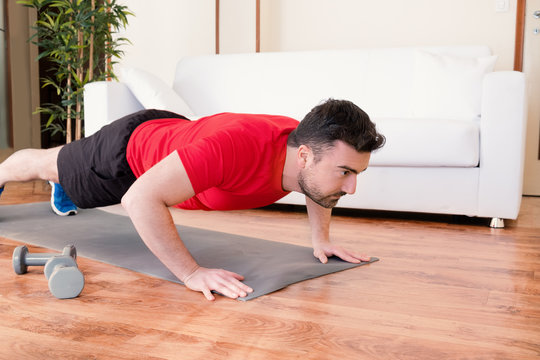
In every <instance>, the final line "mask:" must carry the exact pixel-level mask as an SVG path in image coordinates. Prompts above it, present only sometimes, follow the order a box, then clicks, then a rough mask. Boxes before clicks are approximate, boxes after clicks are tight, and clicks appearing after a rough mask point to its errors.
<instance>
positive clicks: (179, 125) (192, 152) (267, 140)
mask: <svg viewBox="0 0 540 360" xmlns="http://www.w3.org/2000/svg"><path fill="white" fill-rule="evenodd" d="M297 126H298V121H296V120H294V119H291V118H288V117H284V116H274V115H250V114H233V113H222V114H217V115H213V116H209V117H205V118H202V119H200V120H198V121H186V120H181V119H159V120H150V121H147V122H145V123H143V124H141V125H139V126H138V127H137V128H136V129H135V131H134V132H133V134H132V135H131V137H130V139H129V142H128V146H127V152H126V155H127V160H128V163H129V166H130V167H131V170H132V171H133V173H134V174H135V176H136V177H139V176H141V175H142V174H143V173H144V172H146V171H147V170H148V169H150V168H151V167H152V166H154V165H155V164H156V163H157V162H159V161H160V160H161V159H163V158H165V157H166V156H167V155H169V154H171V153H172V152H173V151H178V154H179V156H180V159H181V160H182V164H183V165H184V167H185V169H186V172H187V174H188V176H189V179H190V181H191V185H192V186H193V190H195V194H196V195H195V196H194V197H192V198H191V199H188V200H187V201H185V202H183V203H181V204H178V205H176V206H177V207H180V208H183V209H204V210H236V209H249V208H256V207H261V206H266V205H269V204H272V203H274V202H275V201H276V200H278V199H280V198H282V197H283V196H285V195H287V194H288V193H287V192H285V191H283V189H282V186H281V177H282V174H283V166H284V165H285V155H286V151H287V136H288V135H289V133H290V132H291V131H293V130H294V129H295V128H296V127H297Z"/></svg>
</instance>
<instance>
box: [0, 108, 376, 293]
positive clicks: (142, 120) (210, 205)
mask: <svg viewBox="0 0 540 360" xmlns="http://www.w3.org/2000/svg"><path fill="white" fill-rule="evenodd" d="M384 141H385V139H384V136H382V135H381V134H379V133H377V131H376V128H375V124H373V123H372V122H371V121H370V119H369V116H368V115H367V114H366V113H365V112H364V111H362V110H361V109H360V108H358V107H357V106H356V105H354V104H353V103H351V102H349V101H344V100H328V101H326V102H324V103H322V104H320V105H318V106H316V107H315V108H313V109H312V110H311V111H310V112H309V113H308V114H307V115H306V117H305V118H304V119H303V120H302V121H301V122H300V123H298V122H297V121H296V120H294V119H291V118H287V117H283V116H271V115H250V114H231V113H223V114H217V115H214V116H209V117H206V118H203V119H200V120H198V121H193V122H191V121H189V120H187V119H186V118H184V117H183V116H180V115H177V114H173V113H170V112H165V111H157V110H147V111H142V112H139V113H136V114H132V115H128V116H126V117H124V118H122V119H120V120H117V121H115V122H113V123H112V124H110V125H107V126H105V127H103V129H101V130H100V131H99V132H98V133H96V134H94V135H92V136H90V137H88V138H85V139H82V140H80V141H76V142H73V143H70V144H67V145H65V146H62V147H58V148H54V149H46V150H33V149H26V150H21V151H18V152H16V153H14V154H13V155H12V156H11V157H10V158H8V159H7V160H6V161H5V162H3V163H2V164H0V189H3V186H4V185H5V184H6V183H7V182H9V181H28V180H32V179H44V180H48V181H50V182H53V183H55V184H56V185H54V189H53V190H54V191H56V192H58V193H59V194H60V195H59V196H58V198H59V199H60V200H62V201H69V200H66V198H65V196H62V193H63V191H62V189H64V190H65V192H66V193H67V195H68V197H69V198H70V199H71V200H73V202H74V203H75V204H76V205H78V206H79V207H85V208H88V207H96V206H104V205H109V204H114V203H119V202H121V203H122V205H123V207H124V208H125V209H126V211H127V213H128V215H129V216H130V218H131V220H132V222H133V224H134V226H135V228H136V229H137V232H138V233H139V235H140V236H141V238H142V240H143V241H144V242H145V244H146V245H147V246H148V248H149V249H150V250H151V251H152V252H153V253H154V254H155V255H156V256H157V257H158V258H159V259H160V260H161V261H162V262H163V264H164V265H165V266H167V267H168V268H169V270H171V272H172V273H173V274H175V276H177V277H178V279H180V280H181V281H182V282H183V283H184V284H185V285H186V286H187V287H188V288H190V289H192V290H195V291H200V292H202V293H203V294H204V295H205V297H206V298H207V299H208V300H213V299H214V296H213V295H212V293H211V291H212V290H215V291H217V292H220V293H221V294H223V295H225V296H228V297H231V298H237V297H244V296H246V295H247V294H248V293H249V292H252V291H253V290H252V289H251V288H249V287H248V286H247V285H245V284H244V283H242V282H241V280H243V276H242V275H239V274H236V273H232V272H229V271H226V270H223V269H208V268H203V267H200V266H199V265H198V264H197V263H196V262H195V260H194V259H193V257H192V256H191V254H190V253H189V251H188V250H187V249H186V247H185V246H184V244H183V242H182V240H181V238H180V236H179V234H178V232H177V230H176V227H175V226H174V223H173V221H172V217H171V215H170V212H169V210H168V207H169V206H178V207H180V208H184V209H204V210H232V209H245V208H255V207H261V206H265V205H269V204H272V203H273V202H275V201H276V200H278V199H280V198H281V197H283V196H285V195H286V194H287V193H289V192H290V191H297V192H301V193H303V194H305V195H306V205H307V211H308V217H309V221H310V224H311V228H312V244H313V249H314V252H313V253H314V256H315V257H317V258H318V259H319V260H320V261H321V262H323V263H325V262H327V257H329V256H338V257H340V258H341V259H343V260H345V261H349V262H360V261H364V260H365V261H367V260H369V257H366V256H362V255H356V254H354V253H352V252H349V251H347V250H345V249H343V248H341V247H339V246H337V245H334V244H332V243H331V242H330V239H329V224H330V216H331V209H332V207H334V206H335V205H336V204H337V202H338V200H339V198H340V197H341V196H343V195H345V194H353V193H354V192H355V190H356V177H357V175H358V174H359V173H361V172H363V171H364V170H366V168H367V166H368V162H369V158H370V154H371V152H372V151H373V150H376V149H378V148H380V147H381V146H383V144H384ZM58 183H60V184H61V185H58ZM53 202H54V201H53Z"/></svg>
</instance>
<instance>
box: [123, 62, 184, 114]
mask: <svg viewBox="0 0 540 360" xmlns="http://www.w3.org/2000/svg"><path fill="white" fill-rule="evenodd" d="M120 75H121V78H122V82H124V83H125V84H126V85H127V87H128V88H129V90H131V92H132V93H133V95H135V97H136V98H137V100H138V101H139V102H140V103H141V104H142V105H143V106H144V108H145V109H158V110H168V111H172V112H175V113H177V114H180V115H184V116H186V117H188V118H191V117H193V111H191V109H190V108H189V106H188V105H187V104H186V103H185V102H184V100H183V99H182V98H181V97H180V96H179V95H178V94H177V93H176V92H175V91H174V90H173V88H172V87H171V86H169V85H167V84H166V83H165V82H164V81H163V80H161V79H160V78H158V77H157V76H155V75H153V74H151V73H149V72H147V71H144V70H141V69H136V68H122V69H121V71H120Z"/></svg>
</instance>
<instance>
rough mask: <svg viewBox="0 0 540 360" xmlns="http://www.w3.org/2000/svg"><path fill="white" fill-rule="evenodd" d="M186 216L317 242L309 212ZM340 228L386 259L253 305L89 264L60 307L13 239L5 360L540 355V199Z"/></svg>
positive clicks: (11, 189)
mask: <svg viewBox="0 0 540 360" xmlns="http://www.w3.org/2000/svg"><path fill="white" fill-rule="evenodd" d="M48 196H49V190H48V188H47V185H44V184H43V183H28V184H22V185H12V184H9V185H8V187H6V191H5V192H4V194H3V195H2V197H1V198H0V204H10V203H22V202H31V201H44V200H47V199H48ZM110 210H111V211H116V208H113V209H110ZM2 211H3V209H2V208H1V207H0V214H1V212H2ZM51 216H53V215H51ZM175 218H176V219H177V220H178V221H179V222H180V223H184V224H188V225H191V226H196V227H202V228H208V229H213V230H218V231H224V232H229V233H235V234H241V235H249V236H255V237H260V238H265V239H271V240H276V241H284V242H290V243H294V244H304V245H307V244H308V240H307V239H308V236H309V228H308V224H307V220H306V217H305V214H303V213H301V212H298V211H288V210H283V209H270V210H252V211H235V212H228V213H223V212H215V213H208V212H198V211H195V212H183V211H178V212H175ZM443 220H444V219H443ZM0 226H1V222H0ZM332 231H333V234H334V238H335V240H336V241H337V242H339V243H341V244H343V245H345V246H348V247H350V248H354V249H357V250H359V251H362V252H366V253H368V254H370V255H372V256H377V257H380V258H381V261H379V262H377V263H374V264H372V265H369V266H364V267H360V268H356V269H352V270H347V271H344V272H340V273H336V274H331V275H327V276H323V277H321V278H317V279H313V280H308V281H304V282H301V283H299V284H295V285H291V286H289V287H288V288H286V289H284V290H281V291H278V292H275V293H272V294H270V295H266V296H263V297H261V298H258V299H255V300H252V301H248V302H240V301H235V300H230V299H226V298H223V297H218V298H217V300H216V301H215V302H208V301H206V300H204V298H203V296H202V295H201V294H199V293H195V292H192V291H189V290H187V289H186V288H184V287H183V286H181V285H177V284H174V283H170V282H167V281H162V280H158V279H155V278H151V277H148V276H145V275H141V274H138V273H134V272H131V271H128V270H124V269H120V268H117V267H114V266H111V265H106V264H102V263H99V262H96V261H91V260H88V259H84V258H79V260H78V263H79V266H80V268H81V269H82V271H83V272H84V274H85V277H86V286H85V288H84V290H83V292H82V294H81V296H80V297H78V298H76V299H72V300H57V299H55V298H53V297H52V296H51V295H50V293H49V292H48V289H47V283H46V281H45V279H44V277H43V274H42V269H40V268H33V269H32V270H31V271H30V272H29V273H28V274H26V275H23V276H17V275H15V273H14V272H13V271H12V268H11V254H12V251H13V248H14V247H15V246H17V245H19V243H18V242H16V241H13V240H10V239H5V238H0V266H1V268H0V270H1V271H0V319H1V320H0V359H437V360H441V359H520V360H521V359H540V198H530V197H529V198H524V200H523V205H522V213H521V215H520V218H519V220H518V221H512V222H507V228H506V229H504V230H493V229H490V228H488V227H486V226H484V225H483V224H480V223H478V222H471V221H462V219H459V218H454V217H448V218H446V220H444V221H440V219H434V218H432V217H428V218H414V217H413V218H407V217H405V216H402V214H386V215H385V214H380V213H379V214H377V213H375V214H373V213H353V214H350V213H346V214H344V215H341V216H336V217H335V219H334V222H333V227H332ZM31 251H46V249H40V248H34V247H31Z"/></svg>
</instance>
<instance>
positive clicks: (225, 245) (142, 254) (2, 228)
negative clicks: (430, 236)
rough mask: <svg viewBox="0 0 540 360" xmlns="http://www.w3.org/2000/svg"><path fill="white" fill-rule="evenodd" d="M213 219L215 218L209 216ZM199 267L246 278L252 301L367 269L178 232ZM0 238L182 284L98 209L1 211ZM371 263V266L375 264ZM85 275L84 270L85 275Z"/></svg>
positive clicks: (250, 241) (279, 246) (128, 229)
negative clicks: (69, 248)
mask: <svg viewBox="0 0 540 360" xmlns="http://www.w3.org/2000/svg"><path fill="white" fill-rule="evenodd" d="M208 216H212V214H208ZM177 228H178V231H179V233H180V235H181V237H182V240H183V241H184V243H185V244H186V246H187V248H188V249H189V251H190V252H191V254H192V255H193V257H194V258H195V260H196V261H197V263H199V265H201V266H204V267H209V268H222V269H226V270H229V271H233V272H236V273H239V274H242V275H243V276H244V277H245V281H244V283H245V284H247V285H249V286H250V287H251V288H253V293H251V294H249V295H248V296H247V297H244V298H240V299H239V300H250V299H253V298H256V297H259V296H262V295H265V294H268V293H270V292H273V291H276V290H279V289H282V288H284V287H286V286H287V285H289V284H293V283H296V282H299V281H303V280H307V279H311V278H314V277H318V276H321V275H326V274H330V273H334V272H337V271H341V270H345V269H349V268H353V267H356V266H360V265H365V264H368V262H363V263H360V264H351V263H347V262H344V261H341V260H339V259H336V258H330V259H329V261H328V263H327V264H321V263H320V262H319V261H318V260H317V259H316V258H315V257H314V256H313V250H312V249H311V248H310V247H304V246H297V245H289V244H284V243H280V242H274V241H268V240H262V239H257V238H251V237H246V236H238V235H232V234H227V233H222V232H217V231H210V230H203V229H197V228H192V227H188V226H177ZM0 236H3V237H6V238H9V239H12V240H17V241H21V242H23V243H27V244H33V245H38V246H43V247H47V248H50V249H53V250H58V251H61V250H62V248H63V247H64V246H65V245H67V244H74V245H75V247H76V248H77V254H78V255H79V256H83V257H87V258H90V259H94V260H98V261H102V262H105V263H108V264H113V265H117V266H120V267H123V268H126V269H130V270H134V271H137V272H140V273H144V274H148V275H152V276H155V277H158V278H162V279H166V280H169V281H173V282H177V283H181V282H180V281H179V280H178V278H176V277H175V276H174V275H173V274H172V273H171V272H170V271H169V270H168V269H167V268H166V267H165V266H164V265H163V264H162V263H161V262H160V261H159V260H158V258H156V257H155V256H154V254H152V253H151V252H150V250H148V248H147V247H146V245H145V244H144V243H143V241H142V240H141V238H140V237H139V235H138V234H137V232H136V231H135V228H134V226H133V224H132V223H131V220H130V219H129V218H128V217H127V216H122V215H115V214H111V213H108V212H106V211H103V210H99V209H83V210H79V214H78V215H76V216H68V217H60V216H57V215H55V214H54V213H53V212H52V210H51V208H50V204H49V203H32V204H23V205H4V206H0ZM377 260H378V259H377V258H372V260H371V261H370V262H374V261H377ZM82 271H83V272H84V269H82Z"/></svg>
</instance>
